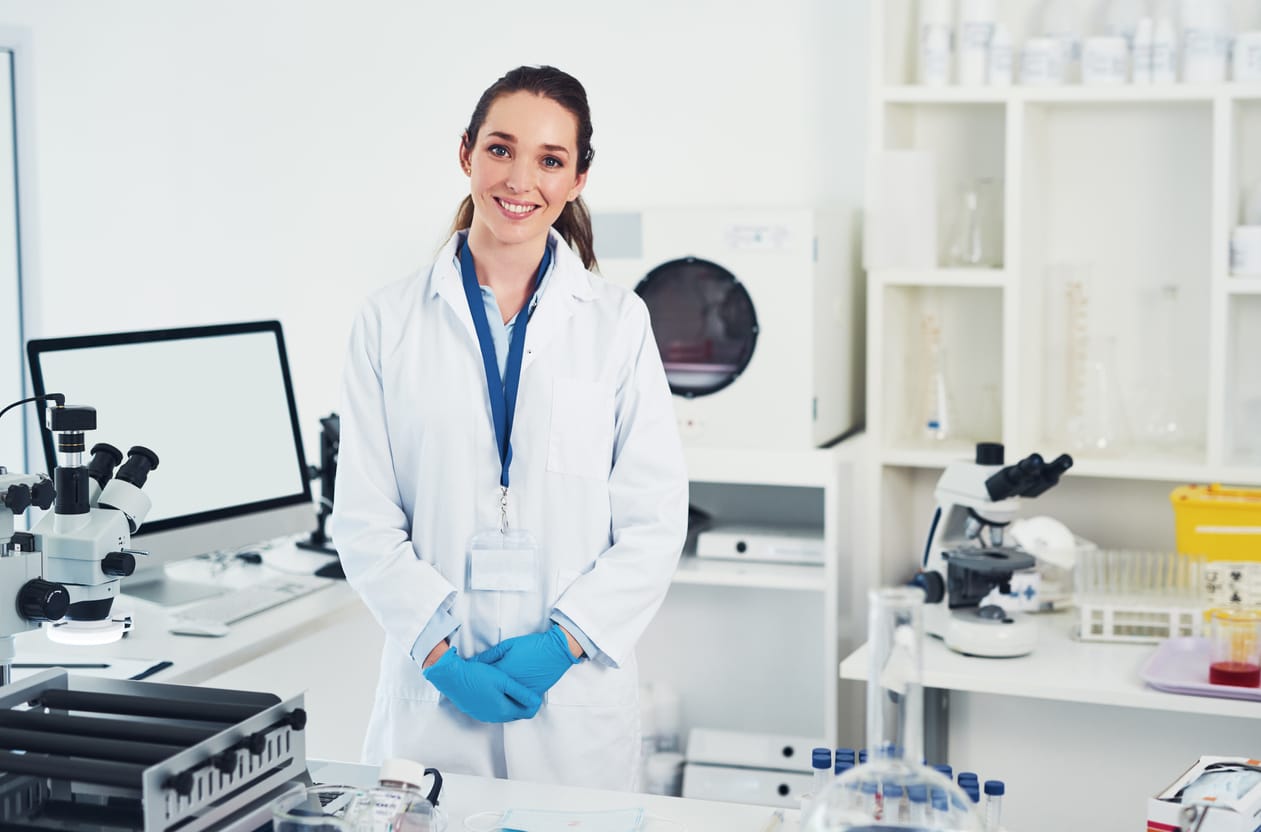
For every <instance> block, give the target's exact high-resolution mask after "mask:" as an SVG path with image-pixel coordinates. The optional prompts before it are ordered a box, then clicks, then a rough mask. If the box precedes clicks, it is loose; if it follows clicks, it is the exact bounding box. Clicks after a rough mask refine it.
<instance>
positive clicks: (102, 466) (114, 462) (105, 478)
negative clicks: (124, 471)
mask: <svg viewBox="0 0 1261 832" xmlns="http://www.w3.org/2000/svg"><path fill="white" fill-rule="evenodd" d="M122 461H123V452H122V451H120V450H118V449H117V448H115V447H114V446H113V445H110V444H108V443H106V442H98V443H96V444H95V445H93V446H92V461H91V462H89V463H88V475H89V476H91V477H92V479H94V480H96V484H97V485H99V486H100V487H101V488H104V487H105V483H107V482H109V479H110V477H112V476H114V469H115V468H117V467H118V463H120V462H122Z"/></svg>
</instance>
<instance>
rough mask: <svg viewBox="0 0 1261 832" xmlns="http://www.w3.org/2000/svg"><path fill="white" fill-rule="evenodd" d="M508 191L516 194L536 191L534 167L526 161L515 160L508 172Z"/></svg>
mask: <svg viewBox="0 0 1261 832" xmlns="http://www.w3.org/2000/svg"><path fill="white" fill-rule="evenodd" d="M507 184H508V190H510V191H512V192H513V193H515V194H521V193H526V192H527V191H531V190H533V189H534V166H533V165H532V164H531V163H530V162H529V161H528V160H526V159H514V160H513V162H512V169H511V170H510V171H508V182H507Z"/></svg>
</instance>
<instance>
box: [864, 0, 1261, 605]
mask: <svg viewBox="0 0 1261 832" xmlns="http://www.w3.org/2000/svg"><path fill="white" fill-rule="evenodd" d="M1035 5H1036V3H1035V2H1034V0H1017V1H1016V2H1011V3H1001V4H998V6H999V15H1000V19H1001V20H1002V22H1003V23H1004V24H1006V26H1007V28H1008V30H1009V31H1010V32H1011V34H1012V37H1013V41H1014V43H1015V44H1016V51H1017V54H1018V53H1019V46H1020V44H1021V43H1022V42H1023V41H1024V39H1025V36H1026V34H1027V32H1028V28H1029V27H1028V23H1029V21H1030V18H1031V16H1032V10H1033V8H1034V6H1035ZM1088 5H1090V4H1083V5H1082V13H1083V20H1082V31H1083V32H1087V31H1089V29H1088V27H1089V25H1090V21H1089V18H1088V17H1086V15H1087V14H1088V13H1089V11H1090V9H1088V8H1087V6H1088ZM916 9H917V4H916V2H915V1H914V0H886V2H882V3H878V4H875V5H874V6H873V14H872V32H871V38H870V43H871V44H872V50H871V56H872V58H871V59H872V63H871V68H872V69H871V73H870V74H871V79H872V91H871V104H870V106H871V112H870V115H869V124H870V129H871V132H870V143H869V146H870V148H871V149H872V150H873V151H879V150H900V149H914V150H924V151H931V152H932V153H933V154H934V158H935V164H936V185H937V193H938V216H939V235H940V238H941V242H942V246H941V248H942V252H943V256H942V257H941V260H940V262H941V263H942V265H941V267H940V268H936V269H923V270H905V269H900V270H873V271H872V272H870V273H869V275H868V294H867V297H868V343H867V362H868V363H867V383H868V389H867V407H868V413H867V425H868V428H867V431H868V438H869V441H870V443H871V446H872V453H873V455H874V459H875V460H876V464H874V465H873V466H872V467H871V471H870V479H869V480H868V489H867V490H868V492H869V493H870V494H871V495H872V499H873V500H874V502H875V505H874V506H873V508H874V511H873V514H874V516H876V517H879V518H880V521H879V522H878V524H877V526H876V528H875V529H874V530H873V535H872V538H871V539H870V542H871V552H872V555H871V556H872V558H873V560H874V562H873V563H872V564H871V566H870V569H871V570H872V575H873V578H875V580H876V581H877V582H884V583H891V582H898V581H901V580H904V579H905V578H906V577H907V576H908V575H909V573H910V572H911V571H912V570H913V569H914V567H915V565H916V563H917V561H918V559H919V556H920V554H921V553H922V550H923V545H924V538H925V536H926V534H927V527H928V522H929V518H930V514H931V510H932V487H933V485H934V484H935V482H936V478H937V476H938V474H939V471H940V469H941V468H943V467H944V466H945V465H946V464H947V462H949V461H950V460H952V459H959V458H966V457H968V456H970V455H971V449H972V447H973V445H974V443H975V442H976V441H982V440H995V441H1001V442H1003V443H1004V445H1006V447H1007V456H1008V459H1009V460H1014V459H1016V458H1019V457H1021V456H1024V455H1026V454H1028V453H1030V452H1032V451H1038V452H1040V453H1042V454H1043V455H1044V456H1046V457H1047V458H1051V457H1053V456H1055V455H1057V454H1059V453H1061V452H1068V453H1071V454H1072V455H1073V457H1074V459H1075V461H1076V464H1075V466H1074V468H1073V469H1072V471H1070V472H1069V474H1068V476H1067V477H1066V478H1065V480H1064V481H1063V482H1062V484H1061V485H1060V486H1059V487H1058V488H1057V489H1055V490H1053V491H1052V492H1049V493H1048V495H1045V496H1043V497H1041V498H1039V500H1038V501H1037V502H1036V504H1034V503H1031V504H1030V506H1029V508H1027V509H1026V513H1027V514H1034V513H1040V512H1045V513H1050V514H1053V515H1055V516H1057V517H1059V518H1060V519H1062V520H1064V521H1065V522H1066V523H1068V524H1069V525H1070V526H1071V527H1074V528H1075V529H1076V528H1078V527H1079V526H1082V527H1092V528H1093V529H1094V531H1095V536H1096V538H1097V542H1099V543H1101V544H1103V545H1109V546H1135V547H1145V548H1166V549H1167V548H1172V546H1173V517H1172V511H1171V509H1170V508H1169V506H1168V502H1167V501H1163V502H1162V500H1161V498H1160V496H1159V495H1160V494H1162V493H1163V489H1164V487H1165V486H1166V485H1167V486H1168V487H1169V488H1172V487H1173V486H1174V485H1176V484H1180V483H1183V482H1208V481H1228V482H1233V483H1241V484H1253V483H1261V438H1254V437H1261V374H1259V373H1256V372H1255V370H1254V369H1253V368H1254V367H1255V359H1254V358H1253V356H1255V355H1257V354H1261V279H1258V278H1251V279H1247V278H1240V277H1232V276H1230V275H1229V273H1228V265H1229V264H1228V251H1229V238H1230V232H1231V229H1232V227H1233V226H1234V225H1235V224H1236V222H1237V219H1238V206H1239V204H1240V199H1241V193H1242V191H1243V189H1244V188H1245V187H1247V186H1248V185H1251V184H1252V183H1254V182H1257V181H1259V180H1261V85H1239V84H1232V83H1223V84H1207V85H1182V84H1175V85H1163V86H1128V85H1127V86H1115V87H1083V86H1081V85H1080V84H1070V85H1064V86H1059V87H1022V86H1019V84H1018V82H1014V83H1013V85H1012V86H1009V87H985V86H982V87H959V86H950V87H944V88H928V87H921V86H917V85H916V84H915V83H914V78H915V55H914V49H915V43H916V29H915V27H916V14H917V12H916ZM982 177H987V178H992V179H995V180H998V181H999V182H1000V183H1001V187H1000V188H999V191H1000V192H1001V197H1002V199H1001V206H1000V208H999V212H998V213H999V214H1000V215H1001V237H1000V240H1001V243H1000V245H999V246H998V251H999V253H1000V254H1001V260H1000V264H1001V265H1000V267H998V268H994V269H958V268H950V267H947V266H946V265H945V262H946V258H945V256H944V252H945V251H947V250H948V249H947V239H948V235H949V231H950V219H951V216H950V214H951V210H952V208H953V205H952V203H951V202H950V195H951V194H952V193H956V192H957V189H958V187H959V185H960V183H962V182H966V181H968V180H973V179H977V178H982ZM1070 280H1072V281H1076V283H1077V284H1078V285H1077V286H1076V287H1073V288H1070V287H1069V281H1070ZM1070 292H1071V294H1070ZM925 316H931V319H932V321H933V322H934V324H935V325H937V326H938V327H939V331H940V342H941V344H942V345H943V353H942V354H943V355H944V356H945V359H944V360H940V361H939V363H940V365H941V366H942V367H944V374H945V377H946V380H947V387H948V389H949V390H950V392H951V394H952V395H951V401H952V403H953V405H954V407H953V408H952V411H953V412H952V415H953V420H952V421H953V436H952V437H951V438H950V439H949V440H947V441H936V440H928V439H926V438H924V437H923V430H922V428H921V427H920V423H921V421H922V419H923V416H924V413H925V410H924V405H923V401H922V394H921V393H920V392H919V391H920V390H921V389H922V388H923V387H924V386H925V383H926V378H927V374H928V372H929V368H930V366H931V361H930V360H929V359H928V358H927V357H926V352H927V346H926V339H925V337H924V336H923V334H922V328H921V327H922V323H923V321H924V320H925ZM1100 368H1101V369H1100ZM1096 390H1098V391H1100V392H1098V393H1097V394H1096V392H1095V391H1096ZM1084 401H1085V402H1087V404H1088V405H1089V406H1088V407H1087V411H1088V412H1089V413H1090V414H1094V415H1096V416H1097V415H1098V413H1099V412H1100V408H1111V409H1112V411H1111V412H1112V413H1113V417H1112V418H1111V419H1110V420H1107V421H1109V422H1110V429H1109V430H1107V431H1105V430H1102V429H1100V430H1098V431H1094V432H1092V431H1089V430H1077V431H1069V430H1067V426H1068V424H1069V423H1070V421H1072V414H1074V413H1075V414H1077V416H1078V417H1080V415H1081V413H1082V404H1083V402H1084ZM1118 408H1120V409H1119V410H1118ZM1117 413H1121V414H1123V417H1118V416H1117V415H1116V414H1117ZM1160 413H1172V414H1174V417H1175V419H1176V422H1177V424H1178V425H1179V428H1180V431H1179V434H1178V437H1177V441H1173V442H1171V441H1168V440H1167V439H1165V438H1162V437H1161V436H1160V435H1159V433H1156V432H1153V430H1152V429H1151V426H1150V425H1148V424H1147V423H1149V422H1154V421H1155V418H1154V417H1155V415H1156V414H1160ZM1081 421H1082V420H1080V419H1078V420H1077V422H1081ZM1085 421H1086V422H1087V423H1089V422H1091V421H1092V420H1090V419H1087V420H1085ZM1104 421H1105V420H1103V419H1102V418H1095V419H1093V422H1094V423H1095V424H1096V425H1097V426H1102V425H1103V422H1104ZM1083 435H1092V436H1095V435H1097V436H1105V435H1108V436H1110V437H1111V439H1112V445H1111V447H1109V448H1107V449H1106V450H1104V451H1100V450H1098V449H1096V448H1094V447H1093V446H1092V445H1090V444H1089V443H1077V442H1075V441H1073V438H1074V437H1077V438H1080V437H1082V436H1083ZM1092 481H1093V482H1094V483H1098V484H1099V485H1098V486H1092V485H1091V482H1092ZM1113 495H1116V497H1115V499H1116V500H1117V501H1119V502H1122V503H1125V504H1126V506H1127V508H1128V509H1129V510H1130V512H1131V514H1130V515H1127V516H1121V515H1120V513H1119V512H1117V513H1116V516H1115V517H1110V518H1108V522H1105V521H1104V520H1103V519H1102V515H1103V514H1105V513H1108V512H1112V511H1113V509H1112V505H1111V503H1110V501H1111V500H1113ZM1125 495H1130V496H1129V497H1127V496H1125ZM1134 495H1141V499H1135V498H1134ZM1101 496H1103V497H1104V499H1101ZM1127 500H1128V502H1127ZM1136 506H1141V507H1142V508H1141V511H1142V512H1144V514H1145V516H1143V517H1135V516H1133V511H1134V509H1135V507H1136ZM1101 530H1102V531H1101ZM1100 537H1102V539H1098V538H1100Z"/></svg>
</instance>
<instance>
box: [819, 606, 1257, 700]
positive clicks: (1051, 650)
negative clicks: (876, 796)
mask: <svg viewBox="0 0 1261 832" xmlns="http://www.w3.org/2000/svg"><path fill="white" fill-rule="evenodd" d="M1036 618H1037V624H1038V646H1037V648H1036V649H1034V651H1033V652H1032V653H1031V654H1029V655H1028V656H1021V657H1019V658H1015V659H984V658H976V657H972V656H964V655H961V654H959V653H956V652H954V651H953V650H951V649H949V648H948V647H946V645H945V643H944V642H942V641H941V640H940V639H936V638H928V637H926V638H925V639H924V650H923V657H924V671H923V672H924V677H923V678H924V686H925V687H930V688H939V689H943V690H956V691H968V692H972V693H991V694H999V695H1003V696H1023V697H1029V698H1033V699H1049V700H1052V701H1057V702H1083V703H1090V704H1095V705H1113V706H1116V707H1122V708H1146V709H1149V710H1157V711H1177V712H1181V713H1191V714H1206V715H1209V716H1235V717H1252V718H1261V703H1259V702H1248V701H1243V700H1238V699H1221V698H1215V697H1208V696H1186V695H1183V694H1178V693H1165V692H1163V691H1158V690H1154V689H1152V688H1149V687H1147V686H1146V685H1145V684H1143V681H1142V680H1141V679H1140V678H1139V670H1140V668H1141V667H1142V666H1143V663H1144V662H1145V661H1146V660H1147V658H1148V657H1149V656H1150V655H1151V653H1152V650H1153V649H1154V648H1153V647H1152V645H1150V644H1146V645H1144V644H1108V643H1102V642H1089V643H1086V642H1079V641H1075V640H1073V638H1072V637H1071V636H1070V630H1071V629H1072V626H1073V623H1074V620H1073V617H1072V616H1071V615H1069V614H1063V613H1055V614H1052V615H1047V616H1043V615H1040V616H1037V617H1036ZM867 672H868V670H867V647H866V645H863V646H862V647H860V648H859V649H858V650H856V651H854V652H853V653H851V654H850V655H849V656H848V657H847V658H846V659H845V660H844V661H843V662H841V666H840V677H841V678H842V679H866V678H867Z"/></svg>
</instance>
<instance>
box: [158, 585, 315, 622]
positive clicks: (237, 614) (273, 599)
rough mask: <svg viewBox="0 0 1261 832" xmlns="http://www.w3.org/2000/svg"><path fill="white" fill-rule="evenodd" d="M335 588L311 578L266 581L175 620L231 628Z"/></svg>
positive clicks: (194, 608) (194, 606)
mask: <svg viewBox="0 0 1261 832" xmlns="http://www.w3.org/2000/svg"><path fill="white" fill-rule="evenodd" d="M333 585H334V582H333V581H330V580H327V579H325V578H316V577H313V576H308V575H284V576H281V577H277V578H267V579H265V580H262V581H259V582H258V583H256V584H251V585H250V586H247V587H241V588H240V589H230V590H228V591H227V592H226V593H224V594H223V595H216V596H215V597H213V598H207V599H206V600H204V601H198V602H196V603H194V604H189V605H188V606H187V607H184V608H183V609H181V610H180V611H179V612H177V613H176V614H175V616H174V617H175V619H176V621H178V620H180V619H196V620H200V621H215V622H218V623H220V624H232V623H234V622H237V621H240V620H241V619H243V618H249V617H250V616H251V615H257V614H258V613H260V612H264V611H266V610H269V609H271V608H272V607H278V606H280V605H281V604H283V603H285V602H287V601H292V600H294V599H296V598H301V597H302V596H304V595H309V594H311V593H312V592H316V591H318V590H321V589H324V588H326V587H330V586H333Z"/></svg>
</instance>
